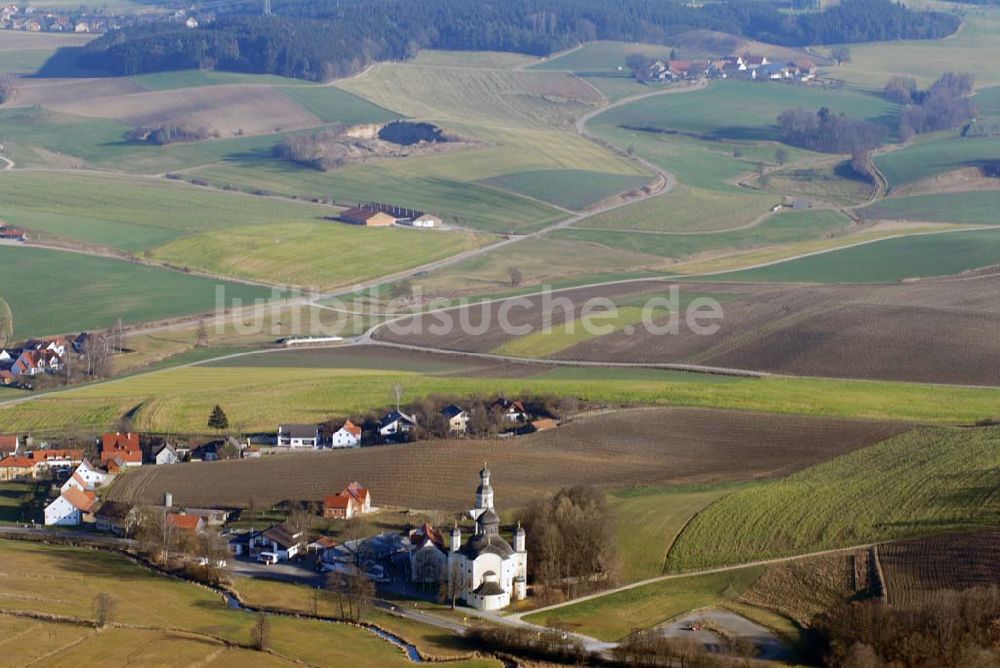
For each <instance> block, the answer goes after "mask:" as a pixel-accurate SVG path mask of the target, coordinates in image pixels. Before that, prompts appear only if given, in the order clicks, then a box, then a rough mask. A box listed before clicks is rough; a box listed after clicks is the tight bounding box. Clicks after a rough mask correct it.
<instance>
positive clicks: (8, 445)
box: [0, 436, 19, 452]
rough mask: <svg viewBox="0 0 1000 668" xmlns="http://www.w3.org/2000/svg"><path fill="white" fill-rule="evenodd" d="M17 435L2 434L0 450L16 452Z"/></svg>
mask: <svg viewBox="0 0 1000 668" xmlns="http://www.w3.org/2000/svg"><path fill="white" fill-rule="evenodd" d="M18 440H19V439H18V437H17V436H0V452H14V451H15V450H17V443H18Z"/></svg>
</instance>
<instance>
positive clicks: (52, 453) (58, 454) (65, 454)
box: [28, 450, 83, 462]
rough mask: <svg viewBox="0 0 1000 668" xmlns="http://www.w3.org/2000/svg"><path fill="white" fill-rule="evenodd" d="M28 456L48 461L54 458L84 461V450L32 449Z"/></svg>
mask: <svg viewBox="0 0 1000 668" xmlns="http://www.w3.org/2000/svg"><path fill="white" fill-rule="evenodd" d="M28 456H29V457H31V458H32V459H35V460H37V461H40V462H48V461H52V460H53V459H69V460H71V461H83V450H32V451H31V452H29V453H28Z"/></svg>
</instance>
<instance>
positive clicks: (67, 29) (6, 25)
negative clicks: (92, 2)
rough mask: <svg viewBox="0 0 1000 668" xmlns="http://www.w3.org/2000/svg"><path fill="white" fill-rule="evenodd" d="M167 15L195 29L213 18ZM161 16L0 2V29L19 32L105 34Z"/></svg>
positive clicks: (195, 14) (184, 13)
mask: <svg viewBox="0 0 1000 668" xmlns="http://www.w3.org/2000/svg"><path fill="white" fill-rule="evenodd" d="M169 18H170V20H173V21H175V22H177V23H183V24H184V25H185V26H187V27H188V28H197V27H198V26H199V25H201V24H203V23H211V22H212V21H214V20H215V13H214V12H210V11H199V12H189V11H188V10H186V9H178V10H176V11H174V12H172V13H171V14H170V17H169ZM163 19H164V17H163V15H162V14H161V13H159V12H148V13H139V14H110V13H107V12H102V11H100V10H88V9H86V7H84V6H82V5H81V7H79V8H77V9H74V10H65V11H53V10H49V9H38V8H35V7H32V6H31V5H18V4H14V3H11V4H7V5H0V30H17V31H22V32H56V33H77V34H88V33H105V32H108V31H110V30H117V29H119V28H123V27H125V26H129V25H136V24H141V23H145V22H153V21H162V20H163Z"/></svg>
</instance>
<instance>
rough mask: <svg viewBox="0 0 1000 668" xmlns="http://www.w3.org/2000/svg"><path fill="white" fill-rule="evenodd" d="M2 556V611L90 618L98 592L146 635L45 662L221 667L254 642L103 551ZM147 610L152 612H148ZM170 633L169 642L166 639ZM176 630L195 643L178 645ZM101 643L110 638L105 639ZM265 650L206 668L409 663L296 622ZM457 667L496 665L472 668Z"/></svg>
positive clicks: (218, 614)
mask: <svg viewBox="0 0 1000 668" xmlns="http://www.w3.org/2000/svg"><path fill="white" fill-rule="evenodd" d="M0 556H2V558H3V561H4V563H5V564H6V566H5V573H6V577H5V578H4V591H3V592H0V609H2V610H5V611H13V612H31V613H40V614H52V615H62V616H67V617H74V618H80V619H92V618H93V614H94V613H93V601H94V598H95V597H96V596H97V594H98V593H102V592H104V593H107V594H110V595H111V597H112V599H113V600H114V609H113V613H112V621H113V622H116V623H122V624H133V625H142V626H146V627H149V630H144V631H137V630H133V629H114V630H108V631H105V632H102V633H97V632H95V631H94V630H93V629H88V628H80V627H78V628H80V635H79V636H77V637H78V639H80V640H82V642H81V643H76V642H70V641H69V640H70V639H67V640H65V641H63V642H61V643H57V644H51V645H50V646H48V647H47V648H46V651H49V652H53V654H52V655H51V656H49V657H48V661H50V662H51V661H55V662H56V663H58V664H59V665H64V664H63V663H62V660H63V659H65V661H66V664H65V665H71V664H76V665H81V664H82V665H87V664H90V663H94V662H96V661H99V662H100V663H101V665H108V666H125V665H136V664H137V663H139V664H140V665H164V666H165V665H178V662H180V663H182V664H184V665H193V664H197V663H199V662H201V661H204V660H205V659H206V657H209V656H210V657H212V658H217V657H218V656H219V655H220V654H221V653H222V652H223V651H224V650H226V647H225V645H223V644H222V642H228V643H236V644H237V646H239V645H243V646H244V647H246V646H248V645H249V643H250V627H251V624H252V623H253V621H254V616H253V615H251V614H247V613H244V612H240V611H234V610H229V609H227V607H226V603H225V601H224V600H223V598H222V596H221V595H219V594H216V593H214V592H212V591H210V590H207V589H203V588H201V587H198V586H195V585H192V584H189V583H186V582H184V581H181V580H175V579H172V578H168V577H164V576H162V575H159V574H156V573H154V572H152V571H148V570H145V569H143V568H140V567H138V566H136V565H135V564H133V563H132V562H131V561H129V560H127V559H125V558H124V557H121V556H118V555H115V554H111V553H108V552H103V551H99V550H85V549H80V548H73V547H64V546H60V545H51V544H49V545H46V544H36V543H28V542H17V541H0ZM150 601H155V603H156V604H155V605H150ZM3 623H6V620H4V621H3ZM36 624H37V627H36V628H37V633H38V635H40V637H47V638H49V639H51V640H53V641H55V640H56V638H55V636H54V631H55V629H54V628H47V627H48V626H49V625H48V624H41V623H38V622H35V621H34V620H19V626H20V627H21V629H27V628H31V627H35V626H36ZM421 628H422V627H421ZM168 629H169V630H171V631H173V633H170V632H166V631H167V630H168ZM5 630H9V629H5ZM46 631H50V632H49V633H46ZM178 631H189V632H191V633H193V634H200V635H195V636H183V635H179V634H178V633H177V632H178ZM424 633H426V630H424ZM106 634H107V635H108V636H110V637H109V638H107V639H106V640H105V639H103V638H104V636H105V635H106ZM5 635H9V634H5ZM220 641H221V642H220ZM212 643H214V644H212ZM29 645H32V644H30V643H29ZM206 645H207V647H206ZM271 650H272V651H273V653H274V655H276V656H270V657H267V655H261V654H260V653H251V652H246V653H240V654H239V656H238V657H233V658H234V659H236V660H235V661H234V663H232V664H228V663H225V662H219V663H215V662H212V665H234V666H235V665H242V666H267V665H293V664H292V663H291V662H292V661H295V662H298V663H300V664H301V663H303V662H310V663H312V664H313V665H316V664H322V665H335V664H341V663H361V664H364V665H385V666H404V665H409V664H410V661H409V659H407V658H406V656H405V655H404V654H403V653H402V652H400V651H399V649H398V648H397V647H395V646H393V645H391V644H390V643H388V642H385V641H383V640H380V639H378V638H377V637H376V636H375V635H374V634H373V633H370V632H368V631H365V630H363V629H359V628H356V627H353V626H348V625H341V624H328V623H322V622H315V621H307V620H299V619H292V618H278V617H275V618H272V619H271ZM228 651H234V652H235V650H228ZM8 656H9V655H8ZM260 656H265V657H267V658H266V661H265V662H263V663H260V662H258V657H260ZM98 657H100V659H99V660H98ZM239 659H242V661H240V660H239ZM279 659H284V660H283V661H280V662H279V661H278V660H279ZM271 661H274V663H273V664H272V663H269V662H271ZM459 665H467V666H486V665H495V664H494V663H493V662H489V661H478V662H469V663H464V664H459Z"/></svg>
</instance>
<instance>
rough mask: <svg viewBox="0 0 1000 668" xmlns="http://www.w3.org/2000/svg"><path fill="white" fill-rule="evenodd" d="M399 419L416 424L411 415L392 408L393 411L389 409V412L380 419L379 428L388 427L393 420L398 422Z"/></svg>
mask: <svg viewBox="0 0 1000 668" xmlns="http://www.w3.org/2000/svg"><path fill="white" fill-rule="evenodd" d="M400 421H402V422H409V423H410V424H413V425H415V424H417V421H416V420H415V419H414V418H413V416H411V415H407V414H406V413H403V412H402V411H397V410H393V411H389V414H388V415H386V416H385V417H384V418H382V421H381V422H379V423H378V425H379V428H380V429H381V428H385V427H388V426H389V425H391V424H392V423H394V422H400Z"/></svg>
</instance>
